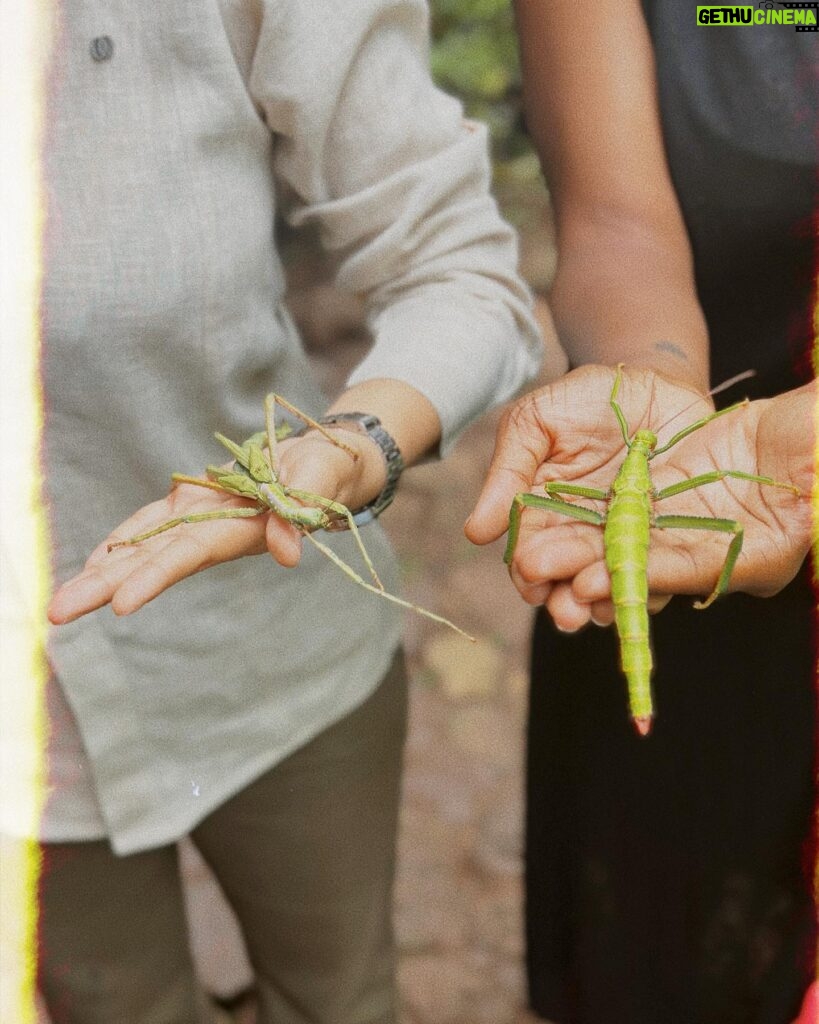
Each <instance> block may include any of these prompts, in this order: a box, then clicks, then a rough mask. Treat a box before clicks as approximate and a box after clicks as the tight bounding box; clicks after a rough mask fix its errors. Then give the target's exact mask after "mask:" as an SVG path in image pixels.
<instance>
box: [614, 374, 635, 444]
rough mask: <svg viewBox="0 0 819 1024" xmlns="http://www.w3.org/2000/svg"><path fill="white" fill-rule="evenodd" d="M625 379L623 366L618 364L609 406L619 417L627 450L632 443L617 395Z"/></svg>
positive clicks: (618, 420)
mask: <svg viewBox="0 0 819 1024" xmlns="http://www.w3.org/2000/svg"><path fill="white" fill-rule="evenodd" d="M622 378H623V364H622V363H618V364H617V373H616V374H615V377H614V387H613V388H612V389H611V397H610V398H609V405H610V406H611V407H612V409H613V410H614V415H615V416H616V417H617V422H618V423H619V424H620V430H621V431H622V434H623V441H624V442H625V445H626V448H630V447H631V442H630V440H629V436H628V423H626V417H625V415H624V414H623V410H622V409H621V408H620V406H619V404H618V402H617V393H618V391H619V390H620V381H621V380H622Z"/></svg>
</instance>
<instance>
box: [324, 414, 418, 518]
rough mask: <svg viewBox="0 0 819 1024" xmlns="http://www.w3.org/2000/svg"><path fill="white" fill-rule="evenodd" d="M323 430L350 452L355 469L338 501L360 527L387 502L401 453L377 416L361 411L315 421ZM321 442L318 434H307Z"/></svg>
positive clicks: (399, 468) (400, 466) (393, 488)
mask: <svg viewBox="0 0 819 1024" xmlns="http://www.w3.org/2000/svg"><path fill="white" fill-rule="evenodd" d="M319 423H320V425H321V427H322V429H323V431H326V432H327V433H326V434H325V435H324V438H323V440H325V441H326V443H330V441H329V440H327V434H329V435H330V436H331V437H335V438H337V440H338V441H339V442H340V443H343V445H344V446H345V448H346V449H348V450H349V449H352V451H353V453H354V456H355V459H354V461H355V469H354V470H353V471H352V472H350V473H348V474H347V475H346V477H345V481H344V483H343V484H342V485H341V488H340V492H339V495H338V498H339V500H340V501H342V502H343V503H344V504H345V505H347V507H348V508H349V509H350V511H351V512H352V513H353V516H354V517H355V520H356V524H357V525H358V526H363V525H365V524H366V523H368V522H371V521H372V520H373V519H376V518H377V517H378V516H379V515H380V514H381V513H382V512H383V511H384V510H385V509H386V508H387V507H388V506H389V505H390V504H391V503H392V500H393V497H394V495H395V491H396V488H397V485H398V480H399V478H400V476H401V473H402V472H403V469H404V462H403V459H402V457H401V452H400V450H399V448H398V446H397V444H396V443H395V440H394V439H393V438H392V437H391V435H390V434H388V433H387V431H386V430H385V429H384V427H383V426H382V425H381V422H380V420H379V419H378V417H377V416H374V415H371V414H368V413H363V412H337V413H330V414H328V415H327V416H324V417H322V419H321V420H320V421H319ZM310 432H311V433H312V434H313V435H314V436H315V437H316V438H318V439H319V440H322V436H321V434H320V433H318V431H314V430H311V431H310Z"/></svg>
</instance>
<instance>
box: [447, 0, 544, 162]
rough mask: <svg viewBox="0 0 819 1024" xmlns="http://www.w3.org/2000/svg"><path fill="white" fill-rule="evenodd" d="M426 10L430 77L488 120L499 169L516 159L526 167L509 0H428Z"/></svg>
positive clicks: (471, 113) (527, 159)
mask: <svg viewBox="0 0 819 1024" xmlns="http://www.w3.org/2000/svg"><path fill="white" fill-rule="evenodd" d="M430 10H431V13H432V40H433V42H432V73H433V75H434V76H435V80H436V81H437V82H438V84H439V85H440V86H441V88H443V89H445V90H446V91H447V92H450V93H454V94H455V95H457V96H458V97H459V98H460V99H461V100H462V101H463V103H464V106H465V108H466V112H467V114H468V115H469V116H470V117H475V118H477V119H479V120H481V121H484V122H486V124H488V126H489V130H490V133H491V136H492V149H493V155H494V158H495V163H496V169H497V170H498V172H499V173H501V174H503V172H504V170H506V171H509V170H511V167H510V165H512V164H518V162H519V161H521V159H522V160H523V161H524V162H525V166H526V167H527V168H529V167H530V165H531V164H532V158H531V149H530V146H529V142H528V139H527V137H526V134H525V131H524V128H523V120H522V115H521V89H520V64H519V61H518V49H517V40H516V37H515V21H514V15H513V12H512V4H511V0H430ZM534 169H535V173H536V165H534ZM519 170H523V166H521V167H519Z"/></svg>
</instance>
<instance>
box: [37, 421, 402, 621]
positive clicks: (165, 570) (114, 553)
mask: <svg viewBox="0 0 819 1024" xmlns="http://www.w3.org/2000/svg"><path fill="white" fill-rule="evenodd" d="M344 442H345V444H348V445H350V446H351V447H353V448H355V450H356V451H357V452H358V458H357V459H355V460H354V459H353V458H352V457H351V456H350V454H348V453H347V452H345V451H344V450H343V449H341V448H336V447H335V446H334V445H332V444H330V443H329V442H328V441H326V440H325V439H324V438H322V437H321V436H320V435H316V434H313V433H309V434H306V435H305V436H304V437H302V438H298V439H293V440H289V441H284V442H282V443H280V444H279V445H278V454H279V462H280V476H281V479H282V480H283V481H284V482H286V483H287V484H288V485H289V486H290V487H294V488H298V489H299V490H302V491H310V492H312V493H315V494H321V495H322V496H323V497H326V498H330V499H333V500H339V501H341V502H343V503H345V504H348V503H352V504H353V505H354V507H356V506H357V505H358V504H364V503H365V502H366V501H368V500H370V498H371V497H372V496H373V495H374V494H375V493H378V485H377V484H376V487H375V490H373V493H372V494H370V493H369V492H368V491H367V490H366V488H367V486H369V488H370V490H372V486H371V485H370V484H369V480H370V479H371V478H372V479H378V478H379V474H383V466H382V462H383V460H379V457H378V451H377V450H376V449H375V448H374V446H373V445H372V443H371V442H369V441H367V439H366V438H363V437H358V436H357V435H355V434H353V433H351V432H349V431H347V432H344ZM365 480H366V481H367V483H364V481H365ZM253 506H254V503H253V502H252V501H247V500H244V499H242V498H237V497H233V496H232V495H229V494H225V493H222V492H219V491H214V490H210V489H206V488H203V487H198V486H196V485H194V484H186V483H180V484H177V485H176V486H175V487H173V489H172V490H171V492H170V493H169V494H168V496H167V497H166V498H163V499H162V500H161V501H155V502H153V503H152V504H150V505H146V506H145V507H144V508H142V509H140V510H139V511H138V512H137V513H135V514H134V515H133V516H131V517H130V518H129V519H127V520H126V521H125V522H124V523H122V524H121V525H120V526H118V527H117V528H116V529H115V530H114V531H113V532H112V533H111V534H110V536H108V537H106V538H105V540H104V541H103V542H102V543H101V544H100V545H99V546H98V547H97V548H96V549H95V550H94V551H93V553H92V554H91V556H90V557H89V559H88V561H87V562H86V564H85V567H84V568H83V570H82V572H80V573H79V574H78V575H77V576H75V577H74V578H73V579H71V580H68V581H67V582H66V583H65V584H63V586H61V587H60V588H59V590H57V592H56V593H55V594H54V596H53V598H52V600H51V603H50V605H49V609H48V617H49V619H50V620H51V622H53V623H54V624H55V625H60V624H63V623H66V622H70V621H72V620H73V619H76V618H79V617H80V616H81V615H85V614H87V613H88V612H91V611H94V610H95V609H97V608H100V607H102V606H103V605H105V604H110V605H111V607H112V609H113V611H114V612H115V613H116V614H117V615H128V614H130V613H131V612H135V611H137V610H138V609H139V608H141V607H142V606H143V605H144V604H147V602H148V601H150V600H152V599H153V598H154V597H156V596H157V595H159V594H161V593H162V591H164V590H167V589H168V588H169V587H171V586H173V584H174V583H178V582H179V581H180V580H182V579H185V578H186V577H187V576H192V575H193V574H194V573H197V572H199V571H201V570H202V569H207V568H209V567H210V566H213V565H217V564H219V563H220V562H227V561H230V560H232V559H234V558H241V557H242V556H244V555H255V554H261V553H263V552H264V551H269V552H270V554H271V555H272V556H273V558H275V559H276V561H277V562H279V564H280V565H283V566H287V567H292V566H294V565H296V564H297V563H298V561H299V558H300V557H301V537H300V535H299V531H298V530H297V529H296V528H295V527H293V526H291V525H289V524H288V523H286V522H284V521H283V520H281V519H280V518H279V517H278V516H276V515H274V514H272V513H269V512H267V513H262V514H261V515H259V516H255V517H253V518H241V519H240V518H236V519H215V520H208V521H206V522H197V523H188V524H184V525H182V526H179V527H175V528H174V529H171V530H168V531H167V532H165V533H160V534H158V535H157V536H155V537H151V538H150V539H149V540H145V541H142V542H141V543H139V544H137V545H134V546H122V547H115V548H114V549H113V550H111V551H109V545H111V544H117V543H118V542H121V541H123V540H126V539H128V538H130V537H134V536H136V535H138V534H141V533H145V532H147V531H149V530H152V529H154V528H156V527H157V526H159V525H160V524H162V523H164V522H166V521H167V520H169V519H174V518H177V517H181V516H188V515H192V514H198V513H202V512H209V511H220V510H221V511H227V510H232V509H238V508H246V509H251V508H253Z"/></svg>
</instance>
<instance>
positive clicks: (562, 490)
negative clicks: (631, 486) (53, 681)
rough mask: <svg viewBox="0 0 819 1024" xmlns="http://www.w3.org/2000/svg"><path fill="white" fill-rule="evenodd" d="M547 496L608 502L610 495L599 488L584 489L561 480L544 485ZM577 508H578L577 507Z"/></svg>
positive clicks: (550, 481)
mask: <svg viewBox="0 0 819 1024" xmlns="http://www.w3.org/2000/svg"><path fill="white" fill-rule="evenodd" d="M543 490H544V491H546V493H547V494H576V495H577V496H578V497H579V498H596V499H597V500H598V501H607V500H608V498H609V494H608V492H607V491H601V490H600V489H599V488H598V487H583V486H582V485H580V484H564V483H561V482H560V481H559V480H549V481H547V483H545V484H544V485H543ZM575 507H576V506H575Z"/></svg>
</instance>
